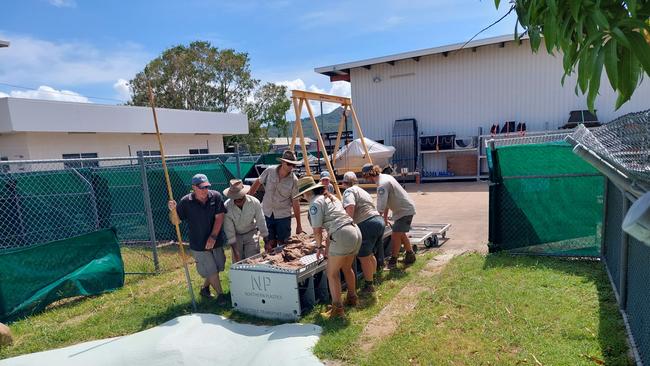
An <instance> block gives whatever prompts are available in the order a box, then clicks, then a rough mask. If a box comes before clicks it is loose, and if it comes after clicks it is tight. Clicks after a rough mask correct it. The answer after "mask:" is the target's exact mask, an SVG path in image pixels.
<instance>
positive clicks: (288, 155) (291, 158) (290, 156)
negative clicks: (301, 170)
mask: <svg viewBox="0 0 650 366" xmlns="http://www.w3.org/2000/svg"><path fill="white" fill-rule="evenodd" d="M278 161H284V162H285V163H287V164H291V165H300V163H301V162H300V161H299V160H298V159H297V158H296V153H294V152H293V151H291V150H285V151H284V152H283V153H282V156H281V157H279V158H278Z"/></svg>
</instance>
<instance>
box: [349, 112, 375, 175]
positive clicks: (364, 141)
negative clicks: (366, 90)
mask: <svg viewBox="0 0 650 366" xmlns="http://www.w3.org/2000/svg"><path fill="white" fill-rule="evenodd" d="M350 110H351V111H352V119H353V120H354V124H355V125H356V126H357V131H359V137H360V138H361V145H362V146H363V151H365V152H366V156H367V157H368V162H369V163H370V164H372V157H370V153H369V152H368V146H366V140H365V138H364V137H363V131H361V125H360V124H359V119H358V118H357V112H355V111H354V106H353V105H352V104H350Z"/></svg>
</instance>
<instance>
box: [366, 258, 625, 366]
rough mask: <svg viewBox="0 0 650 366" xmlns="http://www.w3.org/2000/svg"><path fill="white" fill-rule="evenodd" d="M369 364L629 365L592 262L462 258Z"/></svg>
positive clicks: (615, 315)
mask: <svg viewBox="0 0 650 366" xmlns="http://www.w3.org/2000/svg"><path fill="white" fill-rule="evenodd" d="M416 281H420V282H421V283H422V284H426V285H429V286H430V289H431V290H430V291H427V292H425V293H423V294H422V296H421V297H420V299H419V302H418V304H417V307H416V309H415V312H413V313H412V314H411V315H410V316H408V317H407V318H406V319H404V321H403V322H402V323H401V324H400V327H399V329H398V331H397V332H396V333H395V334H394V335H393V336H392V337H390V338H388V339H386V340H385V341H383V342H381V343H379V344H378V345H377V346H376V347H375V348H374V349H373V350H372V352H371V353H370V354H368V355H360V356H359V358H358V359H357V363H359V364H368V365H395V364H399V365H406V364H411V365H414V364H420V365H443V364H445V365H490V364H491V365H597V364H599V363H598V362H599V361H603V362H604V364H606V365H629V364H632V363H631V362H630V360H629V359H628V355H627V352H628V347H627V344H626V340H625V330H624V325H623V321H622V318H621V316H620V314H619V312H618V310H617V305H616V301H615V298H614V295H613V293H612V291H611V288H610V285H609V281H608V279H607V276H606V274H605V272H604V269H603V266H602V264H601V263H598V262H583V261H569V260H562V259H553V258H542V257H511V256H506V255H489V256H487V257H485V256H481V255H478V254H472V255H465V256H462V257H458V258H455V259H454V260H452V262H450V263H449V264H448V265H447V267H446V268H445V270H444V271H443V273H442V274H441V275H440V276H437V277H436V278H434V279H429V280H425V279H422V278H417V279H416Z"/></svg>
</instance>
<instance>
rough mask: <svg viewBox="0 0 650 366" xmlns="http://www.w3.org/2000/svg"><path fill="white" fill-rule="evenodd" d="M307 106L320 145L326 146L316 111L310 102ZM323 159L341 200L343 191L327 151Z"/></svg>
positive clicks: (324, 150)
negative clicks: (312, 108)
mask: <svg viewBox="0 0 650 366" xmlns="http://www.w3.org/2000/svg"><path fill="white" fill-rule="evenodd" d="M305 104H307V111H308V112H309V119H311V124H312V125H313V126H314V132H316V138H318V143H320V144H321V146H325V145H324V144H323V136H321V134H320V129H319V128H318V123H316V118H315V117H314V111H312V110H311V105H310V104H309V102H308V101H305ZM323 157H324V158H325V164H326V165H327V170H328V171H329V172H330V180H331V181H332V184H333V185H334V190H335V191H336V196H337V197H338V198H339V199H341V198H342V196H341V190H340V189H339V185H338V183H337V182H336V175H335V174H334V169H332V163H331V162H330V157H329V156H327V149H323ZM310 175H311V174H310Z"/></svg>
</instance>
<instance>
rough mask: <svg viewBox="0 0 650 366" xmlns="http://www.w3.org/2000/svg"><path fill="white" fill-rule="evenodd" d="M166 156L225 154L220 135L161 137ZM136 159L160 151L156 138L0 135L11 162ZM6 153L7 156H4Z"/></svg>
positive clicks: (0, 152) (0, 149) (2, 150)
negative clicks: (79, 156) (88, 156)
mask: <svg viewBox="0 0 650 366" xmlns="http://www.w3.org/2000/svg"><path fill="white" fill-rule="evenodd" d="M162 140H163V144H164V148H165V154H167V155H187V154H188V153H189V149H199V148H201V149H203V148H206V147H208V146H209V150H210V153H222V152H223V151H224V146H223V136H222V135H190V134H163V135H162ZM129 147H130V149H131V151H130V152H131V155H132V156H135V155H136V152H137V151H138V150H160V149H159V147H158V141H157V139H156V136H155V135H150V134H146V135H143V134H120V133H98V134H68V133H61V132H55V133H46V132H41V133H37V132H32V133H16V134H3V135H0V155H2V156H8V157H9V158H10V160H20V158H18V156H17V155H18V154H20V155H23V156H24V158H23V159H25V160H26V159H30V160H40V159H61V158H62V155H63V154H73V153H97V154H98V156H99V157H122V156H129ZM5 151H6V152H5Z"/></svg>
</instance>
